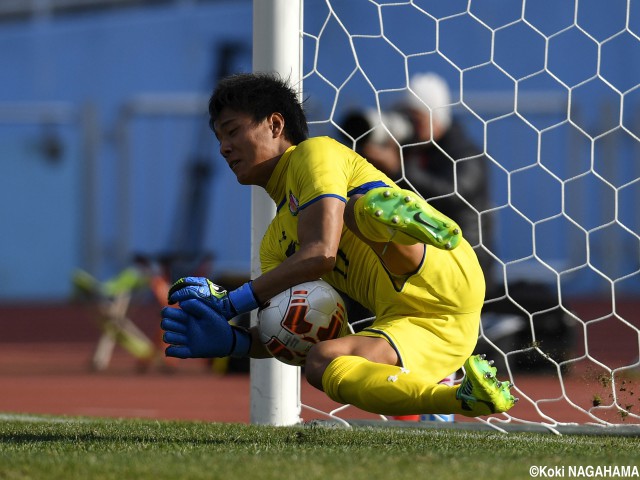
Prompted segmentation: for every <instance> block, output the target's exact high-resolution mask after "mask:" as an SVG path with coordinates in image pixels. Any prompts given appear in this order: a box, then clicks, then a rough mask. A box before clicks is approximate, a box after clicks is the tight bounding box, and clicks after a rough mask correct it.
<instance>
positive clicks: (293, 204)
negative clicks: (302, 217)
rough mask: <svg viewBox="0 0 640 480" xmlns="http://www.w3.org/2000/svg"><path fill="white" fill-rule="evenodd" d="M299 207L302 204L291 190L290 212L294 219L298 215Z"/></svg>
mask: <svg viewBox="0 0 640 480" xmlns="http://www.w3.org/2000/svg"><path fill="white" fill-rule="evenodd" d="M299 205H300V204H299V203H298V199H297V198H296V196H295V195H294V194H293V193H292V192H291V190H289V211H290V212H291V215H293V216H294V217H295V216H296V215H298V206H299Z"/></svg>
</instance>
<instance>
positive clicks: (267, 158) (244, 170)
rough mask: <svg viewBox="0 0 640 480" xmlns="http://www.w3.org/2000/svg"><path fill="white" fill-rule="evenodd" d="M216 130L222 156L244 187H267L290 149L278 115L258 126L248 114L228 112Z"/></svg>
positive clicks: (217, 124)
mask: <svg viewBox="0 0 640 480" xmlns="http://www.w3.org/2000/svg"><path fill="white" fill-rule="evenodd" d="M213 127H214V132H215V134H216V137H217V138H218V141H219V142H220V153H221V154H222V156H223V157H224V159H225V160H226V161H227V164H228V165H229V168H231V170H232V171H233V173H234V174H235V175H236V177H237V179H238V182H239V183H241V184H243V185H259V186H261V187H265V186H266V185H267V182H268V181H269V178H271V173H272V172H273V169H274V168H275V166H276V164H277V163H278V159H279V158H280V156H281V155H282V154H283V153H284V152H285V150H286V149H287V148H289V147H290V146H291V143H290V142H289V141H288V140H286V139H285V137H284V119H283V118H282V115H280V114H279V113H273V114H271V115H269V116H267V118H265V119H264V120H261V121H259V122H256V121H254V120H253V118H252V117H251V116H250V115H249V114H247V113H244V112H239V111H235V110H231V109H229V108H225V109H224V110H222V112H220V115H219V116H218V118H217V119H216V120H215V122H214V124H213Z"/></svg>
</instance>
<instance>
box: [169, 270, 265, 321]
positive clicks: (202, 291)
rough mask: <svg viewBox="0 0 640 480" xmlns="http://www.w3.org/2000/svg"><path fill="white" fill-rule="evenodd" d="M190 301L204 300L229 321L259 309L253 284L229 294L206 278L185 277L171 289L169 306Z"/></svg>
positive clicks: (248, 283) (247, 284) (246, 284)
mask: <svg viewBox="0 0 640 480" xmlns="http://www.w3.org/2000/svg"><path fill="white" fill-rule="evenodd" d="M188 299H198V300H202V301H203V302H204V303H206V304H207V305H208V306H210V307H211V308H212V309H213V310H215V311H216V312H218V313H219V314H220V315H222V316H223V317H224V318H226V319H227V320H231V319H232V318H233V317H235V316H236V315H240V314H241V313H245V312H250V311H251V310H254V309H256V308H258V307H259V305H258V301H257V300H256V296H255V294H254V293H253V288H252V286H251V282H250V281H249V282H247V283H245V284H244V285H242V286H241V287H239V288H236V289H235V290H232V291H231V292H227V291H226V290H225V289H224V288H222V287H221V286H219V285H216V284H215V283H213V282H212V281H211V280H209V279H208V278H205V277H184V278H181V279H180V280H178V281H177V282H176V283H174V284H173V285H172V286H171V288H170V289H169V304H170V305H173V304H174V303H178V302H183V301H185V300H188Z"/></svg>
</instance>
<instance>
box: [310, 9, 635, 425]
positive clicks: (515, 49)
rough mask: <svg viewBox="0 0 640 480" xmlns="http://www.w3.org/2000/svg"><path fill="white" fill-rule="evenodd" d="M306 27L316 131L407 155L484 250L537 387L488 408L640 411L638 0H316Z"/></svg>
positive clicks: (505, 342) (494, 300)
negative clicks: (423, 121) (508, 403)
mask: <svg viewBox="0 0 640 480" xmlns="http://www.w3.org/2000/svg"><path fill="white" fill-rule="evenodd" d="M301 35H302V39H303V70H302V71H303V97H304V99H305V106H306V110H307V113H308V117H309V120H310V128H311V133H312V135H330V136H333V137H335V138H338V139H342V141H344V142H345V143H346V144H348V145H349V146H352V147H353V148H355V149H357V150H358V151H363V150H364V149H369V150H367V151H368V152H370V153H369V154H370V156H371V161H374V160H373V159H374V158H375V159H376V161H377V160H379V161H380V162H382V161H383V160H382V159H383V157H384V155H383V153H386V154H389V155H388V156H387V157H386V158H395V159H396V160H395V161H397V162H398V163H396V164H392V165H391V166H389V165H387V168H388V171H389V172H390V174H391V175H392V176H394V178H395V179H397V180H398V182H400V183H402V184H404V185H406V186H408V187H409V188H413V189H414V190H416V191H417V192H418V193H419V194H421V195H422V196H423V197H425V198H426V199H428V200H429V201H431V202H433V203H434V204H435V205H437V206H439V207H440V208H441V209H443V210H445V211H447V213H450V215H451V216H453V217H455V218H456V219H457V220H458V221H459V223H461V224H463V231H465V232H466V233H467V238H468V239H469V240H470V242H471V243H472V245H473V246H474V248H475V250H476V252H477V253H478V256H479V258H480V259H481V262H482V264H483V266H484V268H485V273H486V276H487V281H488V292H487V297H486V302H485V308H484V311H483V315H482V326H481V330H480V332H479V338H478V347H477V351H478V353H486V354H487V355H488V357H489V358H492V359H494V360H495V361H496V364H497V366H498V368H499V374H500V376H501V377H502V379H503V380H510V381H511V382H513V383H514V384H515V387H514V389H513V390H514V394H515V395H516V396H518V397H519V398H520V401H519V403H518V404H517V405H516V407H514V408H513V409H512V410H511V411H510V412H509V413H508V414H501V415H496V416H495V417H491V418H489V419H484V420H482V421H485V422H486V421H488V422H490V423H491V424H492V425H498V426H499V425H501V424H504V423H534V424H538V425H539V424H542V425H545V426H548V427H549V428H553V427H554V426H558V425H565V424H573V423H577V424H595V425H603V426H607V425H614V424H638V423H640V415H639V414H638V411H639V410H640V403H639V402H638V396H640V390H638V389H637V388H636V386H637V383H638V377H639V375H640V362H639V345H640V332H639V330H638V328H639V327H640V316H639V315H638V311H639V309H638V307H640V295H639V294H640V213H639V212H640V209H638V205H640V175H639V174H640V162H639V161H638V158H640V114H639V113H638V112H640V108H639V107H640V105H639V100H640V90H639V89H638V86H639V85H640V37H639V36H640V6H639V3H638V2H632V1H631V0H617V1H613V2H599V1H595V0H567V1H563V2H555V1H551V0H544V1H535V2H534V1H527V0H520V1H506V0H500V1H492V2H488V1H478V0H460V1H450V2H436V1H430V0H413V1H393V2H392V1H383V0H378V1H374V0H348V1H347V0H306V1H305V2H304V22H303V32H302V34H301ZM425 74H428V75H425ZM442 81H443V82H444V84H445V87H442ZM420 112H422V113H423V114H424V113H425V112H426V114H427V115H426V118H427V130H430V132H429V133H427V136H426V137H425V136H424V135H423V136H420V132H419V130H420V127H419V119H417V117H416V115H418V113H420ZM412 115H413V117H412ZM423 118H424V117H423ZM429 135H430V136H429ZM371 152H373V153H371ZM378 154H379V158H378V157H376V155H378ZM394 155H395V157H394ZM352 320H359V321H361V322H366V321H367V313H366V312H361V313H354V314H353V315H352ZM355 328H358V324H356V327H355ZM460 378H461V372H458V381H459V380H460ZM302 390H303V391H302V404H303V407H306V408H303V411H302V414H303V418H304V417H305V416H306V415H305V412H306V414H312V415H316V414H318V413H319V412H322V414H324V415H329V416H332V417H340V418H343V419H349V418H357V417H358V416H359V415H360V414H361V413H363V412H358V411H356V409H354V408H353V407H349V408H341V409H338V410H335V411H333V410H332V409H331V408H330V407H329V408H328V407H327V406H325V405H322V406H319V405H317V404H316V403H314V401H315V400H314V399H315V398H316V397H313V399H311V400H309V397H308V396H307V393H306V392H307V391H306V390H305V389H304V388H303V389H302ZM458 420H464V419H462V418H460V419H458V418H456V421H458Z"/></svg>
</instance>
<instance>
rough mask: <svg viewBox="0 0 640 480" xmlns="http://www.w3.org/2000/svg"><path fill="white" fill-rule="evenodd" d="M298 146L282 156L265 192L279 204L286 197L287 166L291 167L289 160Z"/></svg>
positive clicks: (293, 146) (288, 149) (291, 147)
mask: <svg viewBox="0 0 640 480" xmlns="http://www.w3.org/2000/svg"><path fill="white" fill-rule="evenodd" d="M295 148H296V146H295V145H292V146H290V147H289V148H287V150H286V151H285V152H284V153H283V154H282V156H281V157H280V160H278V164H277V165H276V168H275V169H274V170H273V173H272V174H271V177H270V178H269V181H268V182H267V186H266V187H265V190H266V191H267V193H268V194H269V196H270V197H271V199H272V200H273V201H274V202H276V204H277V203H279V202H281V201H282V199H283V198H284V197H285V195H286V192H285V183H286V182H285V174H286V172H287V166H288V165H289V159H290V158H291V153H293V151H294V150H295Z"/></svg>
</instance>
